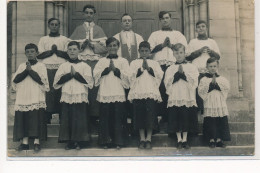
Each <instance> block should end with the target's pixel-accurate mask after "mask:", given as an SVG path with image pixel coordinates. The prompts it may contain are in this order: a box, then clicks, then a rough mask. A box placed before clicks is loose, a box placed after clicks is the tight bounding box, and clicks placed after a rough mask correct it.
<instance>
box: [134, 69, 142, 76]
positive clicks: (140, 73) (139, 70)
mask: <svg viewBox="0 0 260 173" xmlns="http://www.w3.org/2000/svg"><path fill="white" fill-rule="evenodd" d="M142 74H143V72H142V70H141V68H139V69H138V70H137V73H136V78H138V77H139V76H141V75H142Z"/></svg>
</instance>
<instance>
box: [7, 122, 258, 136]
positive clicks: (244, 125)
mask: <svg viewBox="0 0 260 173" xmlns="http://www.w3.org/2000/svg"><path fill="white" fill-rule="evenodd" d="M59 126H60V125H59V124H48V126H47V127H48V128H47V132H48V136H54V137H55V136H58V135H59ZM229 128H230V132H232V133H233V132H236V133H239V132H243V133H244V132H251V133H254V131H255V123H254V122H230V123H229ZM92 129H93V130H92V131H93V132H92V134H97V127H94V126H92ZM166 129H167V124H165V125H164V126H161V127H160V130H161V133H167V131H166ZM199 129H200V132H202V124H201V123H200V124H199ZM8 136H13V126H11V125H10V126H8Z"/></svg>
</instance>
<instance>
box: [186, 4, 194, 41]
mask: <svg viewBox="0 0 260 173" xmlns="http://www.w3.org/2000/svg"><path fill="white" fill-rule="evenodd" d="M187 2H188V9H189V27H190V39H193V38H194V37H195V32H194V23H195V21H194V0H188V1H187Z"/></svg>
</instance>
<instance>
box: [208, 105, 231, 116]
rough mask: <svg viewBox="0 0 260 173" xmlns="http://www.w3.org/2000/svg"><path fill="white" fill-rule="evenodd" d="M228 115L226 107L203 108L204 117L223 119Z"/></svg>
mask: <svg viewBox="0 0 260 173" xmlns="http://www.w3.org/2000/svg"><path fill="white" fill-rule="evenodd" d="M227 115H228V109H227V107H222V108H204V114H203V116H205V117H224V116H227Z"/></svg>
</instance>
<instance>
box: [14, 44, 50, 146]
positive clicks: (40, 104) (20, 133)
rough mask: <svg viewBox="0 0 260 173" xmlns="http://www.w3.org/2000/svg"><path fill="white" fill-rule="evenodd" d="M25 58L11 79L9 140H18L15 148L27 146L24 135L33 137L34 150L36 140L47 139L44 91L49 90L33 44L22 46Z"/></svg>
mask: <svg viewBox="0 0 260 173" xmlns="http://www.w3.org/2000/svg"><path fill="white" fill-rule="evenodd" d="M25 55H26V57H27V58H28V61H27V62H26V63H25V62H24V63H22V64H20V65H19V67H18V70H17V71H16V72H15V75H14V77H13V80H12V85H13V88H14V89H15V90H16V100H15V106H14V110H15V120H14V131H13V140H14V141H15V142H16V141H19V140H22V143H21V145H20V146H19V147H18V148H17V150H18V151H21V150H28V149H29V144H28V139H29V138H34V150H35V151H39V150H40V149H41V147H40V141H44V140H47V124H46V119H45V118H46V115H45V109H46V102H45V92H46V91H49V90H50V89H49V83H48V77H47V70H46V67H45V65H44V64H43V63H40V62H38V61H37V59H36V56H37V55H38V48H37V46H36V45H35V44H32V43H30V44H27V45H26V46H25Z"/></svg>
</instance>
